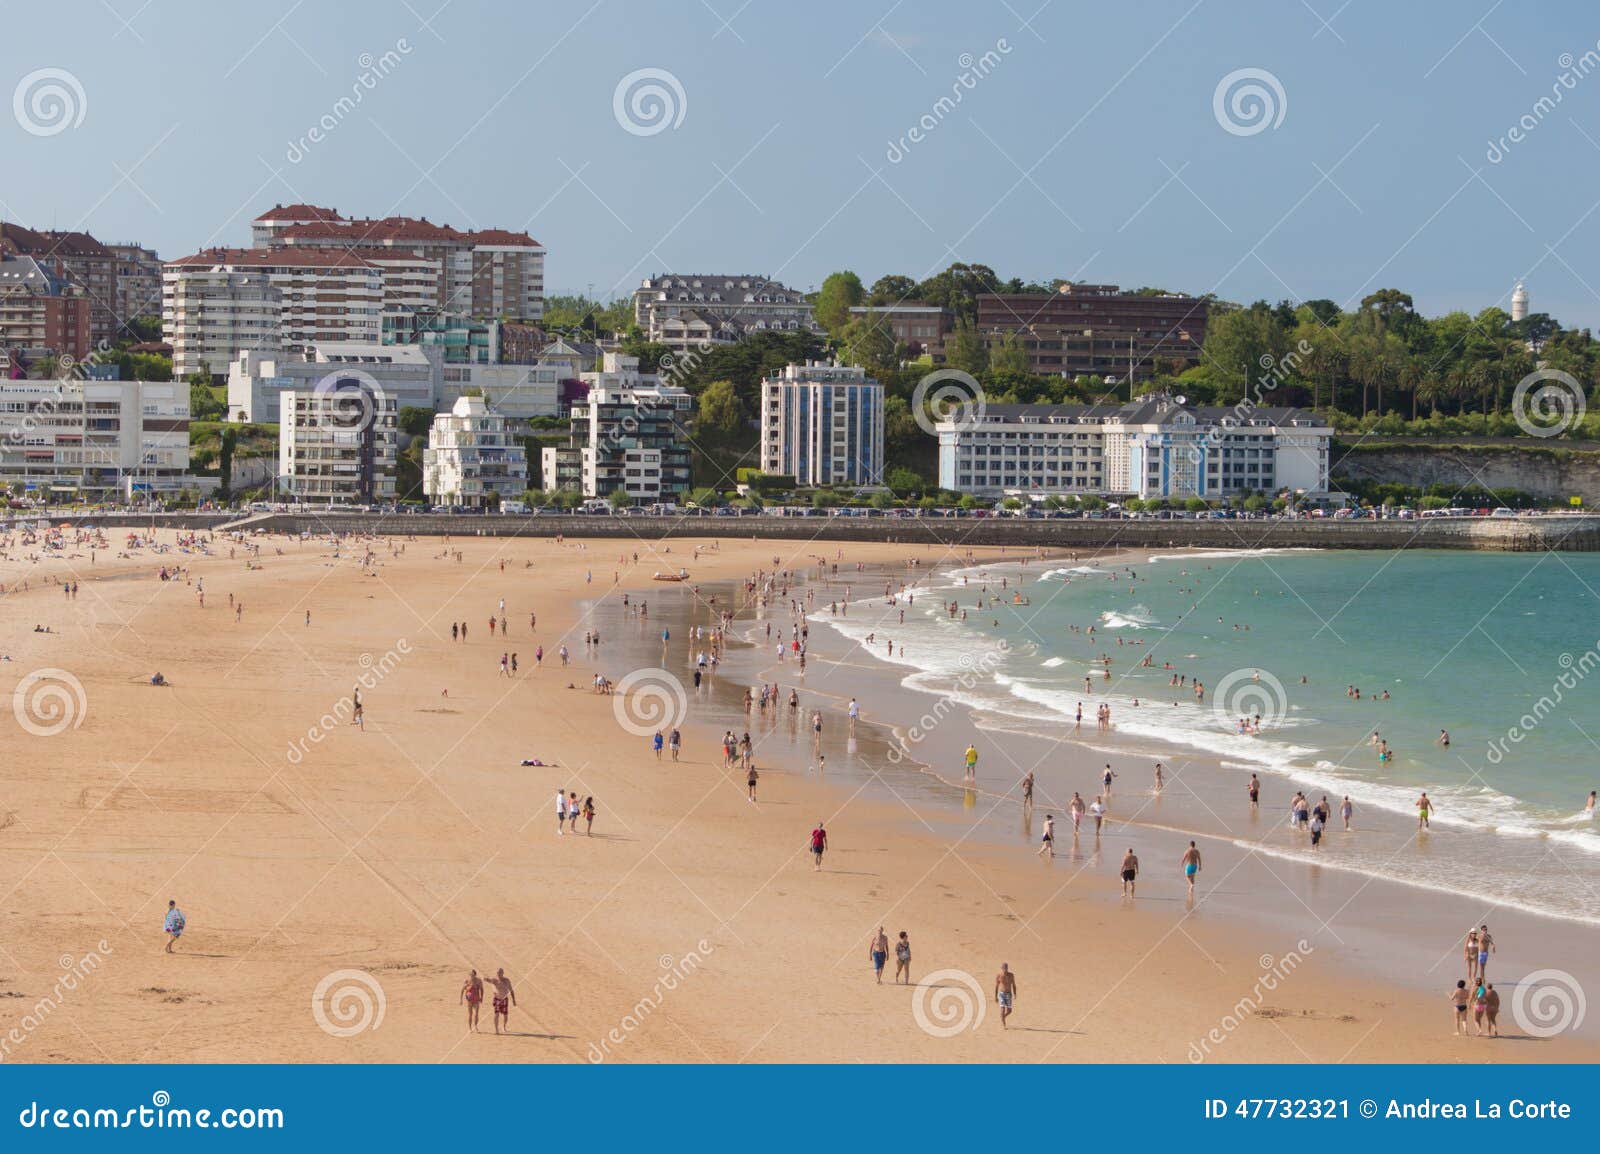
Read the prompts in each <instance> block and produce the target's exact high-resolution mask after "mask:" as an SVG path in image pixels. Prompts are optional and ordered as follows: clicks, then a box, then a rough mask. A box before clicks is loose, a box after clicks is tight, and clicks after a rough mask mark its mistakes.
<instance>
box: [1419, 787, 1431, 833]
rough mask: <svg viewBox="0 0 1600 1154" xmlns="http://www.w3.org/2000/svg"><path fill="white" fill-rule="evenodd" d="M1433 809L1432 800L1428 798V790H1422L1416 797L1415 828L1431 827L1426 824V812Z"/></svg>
mask: <svg viewBox="0 0 1600 1154" xmlns="http://www.w3.org/2000/svg"><path fill="white" fill-rule="evenodd" d="M1432 810H1433V802H1431V801H1429V800H1428V791H1427V790H1423V791H1422V796H1421V797H1419V798H1417V828H1418V829H1432V828H1433V827H1432V826H1431V825H1429V824H1428V814H1429V813H1431V812H1432Z"/></svg>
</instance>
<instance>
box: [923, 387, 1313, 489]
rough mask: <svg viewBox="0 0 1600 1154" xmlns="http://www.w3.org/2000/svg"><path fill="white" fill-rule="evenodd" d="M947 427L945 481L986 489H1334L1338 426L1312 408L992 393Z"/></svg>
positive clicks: (1157, 397)
mask: <svg viewBox="0 0 1600 1154" xmlns="http://www.w3.org/2000/svg"><path fill="white" fill-rule="evenodd" d="M937 429H938V436H939V484H940V486H941V487H943V488H946V489H953V490H956V491H958V492H962V493H971V494H973V495H975V496H980V497H991V498H992V497H1002V496H1019V495H1034V496H1047V495H1070V494H1093V495H1096V496H1134V497H1140V498H1152V497H1176V498H1180V499H1182V498H1188V497H1205V498H1220V497H1233V496H1238V495H1240V494H1243V493H1249V492H1267V493H1273V492H1278V491H1281V490H1283V489H1292V490H1297V491H1298V490H1303V491H1305V492H1307V493H1326V492H1328V490H1329V483H1328V464H1329V462H1328V451H1329V446H1330V444H1331V443H1332V440H1333V430H1332V429H1331V428H1330V427H1328V426H1327V425H1326V424H1324V423H1323V421H1322V420H1321V419H1320V418H1319V417H1317V416H1315V415H1314V414H1313V413H1310V412H1307V411H1306V410H1303V409H1293V408H1252V407H1250V406H1248V405H1239V406H1235V407H1233V408H1223V407H1216V406H1199V405H1190V404H1188V403H1186V402H1185V401H1184V400H1183V398H1181V397H1173V396H1170V395H1168V394H1165V393H1151V394H1148V395H1146V396H1143V397H1139V398H1137V399H1136V400H1134V401H1132V402H1129V403H1127V404H1121V405H989V406H987V407H985V408H984V409H982V410H981V412H976V413H970V414H968V415H967V416H966V417H965V418H964V419H952V420H946V421H942V422H940V423H939V424H938V426H937Z"/></svg>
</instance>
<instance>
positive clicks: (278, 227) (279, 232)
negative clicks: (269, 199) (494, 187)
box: [251, 204, 545, 321]
mask: <svg viewBox="0 0 1600 1154" xmlns="http://www.w3.org/2000/svg"><path fill="white" fill-rule="evenodd" d="M251 236H252V243H253V244H254V245H255V246H256V247H258V248H265V249H285V248H338V249H344V250H346V251H348V252H355V253H360V254H361V255H362V256H365V257H368V258H369V259H374V260H377V259H387V257H386V256H385V255H383V254H387V256H393V257H399V256H402V255H410V256H414V257H418V258H421V259H422V260H423V261H425V262H427V265H428V267H429V269H430V274H429V279H430V283H429V285H428V287H427V291H426V293H425V296H426V304H425V305H424V306H421V307H423V308H426V309H428V310H433V311H437V312H441V313H454V314H460V315H463V316H471V317H479V318H491V317H506V318H510V319H513V320H524V321H537V320H538V319H539V318H540V317H542V316H543V315H544V258H545V249H544V246H543V245H541V244H540V243H539V242H538V241H536V240H534V239H533V238H532V237H531V236H529V235H528V234H527V233H525V232H513V231H510V230H508V229H500V228H490V229H469V230H461V229H455V228H451V227H450V226H449V225H446V224H434V223H432V222H430V221H429V220H427V219H426V218H423V219H416V218H413V217H407V216H391V217H384V218H382V219H379V220H372V219H367V220H361V219H353V220H347V219H345V218H344V217H342V216H340V215H339V213H338V211H337V210H335V209H331V208H319V207H318V206H316V205H309V204H294V205H278V206H276V207H274V208H272V209H269V210H268V211H267V212H264V213H262V214H261V215H260V216H259V217H257V218H256V219H255V220H254V221H253V222H252V224H251Z"/></svg>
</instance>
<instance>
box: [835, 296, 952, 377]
mask: <svg viewBox="0 0 1600 1154" xmlns="http://www.w3.org/2000/svg"><path fill="white" fill-rule="evenodd" d="M850 313H851V315H852V316H857V317H865V318H868V319H870V320H872V321H875V322H877V323H878V324H879V325H881V326H882V327H883V329H884V331H886V332H888V333H889V334H890V335H891V336H892V337H894V340H895V344H897V345H904V346H905V348H906V352H907V354H908V355H909V356H910V357H911V359H913V360H915V359H916V358H917V357H920V356H924V355H926V356H930V357H932V358H933V362H934V364H941V363H943V361H944V339H945V337H947V336H949V335H950V332H951V330H952V329H953V328H955V314H954V313H952V312H951V311H950V310H949V309H945V308H940V307H939V306H938V305H929V304H922V303H920V302H917V301H904V302H902V303H900V304H896V305H856V306H854V307H853V308H851V310H850Z"/></svg>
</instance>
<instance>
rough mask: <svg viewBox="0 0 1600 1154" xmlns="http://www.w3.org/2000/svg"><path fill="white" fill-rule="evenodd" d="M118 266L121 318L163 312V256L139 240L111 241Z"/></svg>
mask: <svg viewBox="0 0 1600 1154" xmlns="http://www.w3.org/2000/svg"><path fill="white" fill-rule="evenodd" d="M106 248H107V249H109V250H110V252H111V255H112V257H113V258H114V259H115V261H116V266H117V304H116V309H117V320H118V323H119V324H121V325H123V326H126V325H127V324H128V322H129V321H131V320H134V319H135V318H136V317H148V316H156V317H159V316H160V315H161V258H160V257H159V256H157V255H156V253H155V250H154V249H149V248H145V247H143V246H142V245H137V244H109V245H107V246H106Z"/></svg>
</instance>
